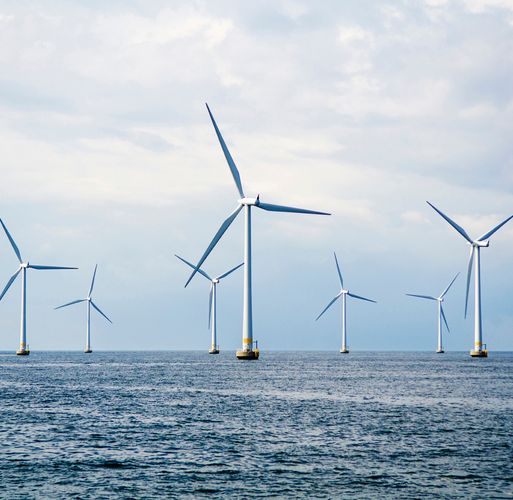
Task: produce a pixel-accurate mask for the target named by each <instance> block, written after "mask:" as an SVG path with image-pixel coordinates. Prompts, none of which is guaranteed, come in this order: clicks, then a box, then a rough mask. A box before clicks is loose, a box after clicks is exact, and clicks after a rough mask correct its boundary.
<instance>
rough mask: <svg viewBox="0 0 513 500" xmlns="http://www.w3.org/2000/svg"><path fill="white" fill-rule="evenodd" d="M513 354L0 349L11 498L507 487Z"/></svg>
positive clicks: (2, 433)
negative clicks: (252, 356) (251, 357)
mask: <svg viewBox="0 0 513 500" xmlns="http://www.w3.org/2000/svg"><path fill="white" fill-rule="evenodd" d="M512 396H513V354H512V353H498V352H492V353H490V358H488V359H471V358H470V357H469V356H468V353H446V354H444V355H437V354H434V353H433V354H432V353H370V352H367V353H365V352H352V353H351V354H349V355H341V354H339V353H337V352H324V353H323V352H289V353H286V352H262V354H261V358H260V360H259V361H257V362H241V361H237V360H236V359H235V357H234V353H233V352H223V353H221V354H220V355H219V356H211V355H210V356H209V355H208V354H207V353H206V352H142V353H141V352H95V353H93V354H91V355H86V354H83V353H63V352H58V353H57V352H55V353H51V352H42V353H37V352H34V353H32V354H31V355H30V356H28V357H16V356H13V355H10V354H9V355H8V354H5V355H1V356H0V446H1V453H0V486H1V489H0V496H1V497H3V498H23V499H25V498H52V499H58V498H66V499H68V498H152V497H168V498H174V497H180V498H182V497H183V498H204V497H205V498H206V497H208V498H226V497H240V498H259V497H262V498H263V497H280V498H301V497H303V498H377V497H384V498H476V499H477V498H479V499H482V498H510V497H513V397H512Z"/></svg>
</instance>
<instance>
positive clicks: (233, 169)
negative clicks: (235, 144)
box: [205, 103, 244, 198]
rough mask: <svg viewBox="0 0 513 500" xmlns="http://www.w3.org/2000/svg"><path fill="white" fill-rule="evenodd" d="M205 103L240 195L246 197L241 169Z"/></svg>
mask: <svg viewBox="0 0 513 500" xmlns="http://www.w3.org/2000/svg"><path fill="white" fill-rule="evenodd" d="M205 105H206V106H207V111H208V114H209V115H210V119H211V120H212V124H213V125H214V129H215V131H216V135H217V138H218V139H219V143H220V144H221V148H222V150H223V153H224V156H225V158H226V161H227V162H228V166H229V167H230V170H231V172H232V176H233V180H234V181H235V185H236V186H237V190H238V191H239V194H240V197H241V198H244V190H243V189H242V182H241V180H240V174H239V171H238V170H237V166H236V165H235V162H234V161H233V158H232V155H231V154H230V151H229V150H228V146H226V143H225V142H224V139H223V136H222V135H221V132H220V130H219V127H218V126H217V123H216V121H215V120H214V117H213V115H212V113H211V112H210V108H209V107H208V104H207V103H205Z"/></svg>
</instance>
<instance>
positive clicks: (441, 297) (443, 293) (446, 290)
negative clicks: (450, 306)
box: [438, 273, 460, 299]
mask: <svg viewBox="0 0 513 500" xmlns="http://www.w3.org/2000/svg"><path fill="white" fill-rule="evenodd" d="M459 275H460V273H458V274H456V276H454V278H453V279H452V281H451V282H450V283H449V285H447V288H446V289H445V290H444V291H443V292H442V295H440V297H438V298H439V299H443V298H444V296H445V294H446V293H447V292H448V291H449V288H451V286H452V284H453V283H454V282H455V281H456V278H457V277H458V276H459Z"/></svg>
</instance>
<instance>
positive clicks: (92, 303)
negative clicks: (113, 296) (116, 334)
mask: <svg viewBox="0 0 513 500" xmlns="http://www.w3.org/2000/svg"><path fill="white" fill-rule="evenodd" d="M91 305H92V306H93V307H94V308H95V309H96V310H97V311H98V312H99V313H100V314H101V315H102V316H103V317H104V318H105V319H106V320H107V321H108V322H109V323H112V321H111V320H110V319H109V318H107V316H105V314H103V313H102V312H101V311H100V308H99V307H98V306H97V305H96V304H95V303H94V302H93V301H92V300H91Z"/></svg>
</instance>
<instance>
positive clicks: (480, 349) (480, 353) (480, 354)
mask: <svg viewBox="0 0 513 500" xmlns="http://www.w3.org/2000/svg"><path fill="white" fill-rule="evenodd" d="M426 203H427V204H428V205H429V206H430V207H431V208H432V209H433V210H435V212H437V213H438V214H439V215H440V216H441V217H443V218H444V219H445V220H446V221H447V222H448V223H449V224H450V225H451V226H452V227H453V228H454V229H455V230H456V231H458V233H460V234H461V236H463V238H465V239H466V240H467V243H468V244H469V245H470V257H469V261H468V271H467V291H466V294H465V317H467V306H468V292H469V287H470V278H471V276H472V264H473V263H474V261H475V264H474V279H475V281H474V349H472V350H471V351H470V355H471V356H472V357H473V358H486V357H487V356H488V349H486V344H483V323H482V317H481V248H483V247H488V246H490V241H489V240H488V238H490V236H492V235H493V234H494V233H495V232H496V231H498V230H499V229H500V228H501V227H502V226H504V224H506V222H508V221H510V220H511V219H513V215H511V216H509V217H508V218H507V219H506V220H504V221H502V222H501V223H500V224H497V225H496V226H495V227H494V228H493V229H490V231H488V232H487V233H485V234H483V235H482V236H480V237H479V238H477V239H475V240H473V239H472V238H471V237H470V236H469V235H468V234H467V232H466V231H465V230H464V229H463V228H462V227H461V226H459V225H458V224H456V222H454V221H453V220H452V219H450V218H449V217H448V216H447V215H445V214H444V213H443V212H442V211H440V210H438V208H436V207H435V206H434V205H432V204H431V203H429V201H427V202H426Z"/></svg>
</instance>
